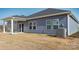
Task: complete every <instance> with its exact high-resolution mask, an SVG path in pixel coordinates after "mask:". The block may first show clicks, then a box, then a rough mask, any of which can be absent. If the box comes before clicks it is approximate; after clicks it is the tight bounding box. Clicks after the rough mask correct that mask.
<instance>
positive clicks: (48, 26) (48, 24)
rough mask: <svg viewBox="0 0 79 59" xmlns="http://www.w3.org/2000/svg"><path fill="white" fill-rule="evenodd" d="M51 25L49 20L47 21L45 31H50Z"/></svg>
mask: <svg viewBox="0 0 79 59" xmlns="http://www.w3.org/2000/svg"><path fill="white" fill-rule="evenodd" d="M51 25H52V23H51V20H48V21H47V29H51V27H52V26H51Z"/></svg>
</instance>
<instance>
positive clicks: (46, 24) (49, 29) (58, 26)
mask: <svg viewBox="0 0 79 59" xmlns="http://www.w3.org/2000/svg"><path fill="white" fill-rule="evenodd" d="M53 20H57V21H58V24H54V25H58V28H59V19H49V20H46V29H47V25H48V24H47V21H51V22H52V23H53ZM52 29H54V28H53V26H52V25H51V29H47V30H52Z"/></svg>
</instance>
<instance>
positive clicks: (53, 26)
mask: <svg viewBox="0 0 79 59" xmlns="http://www.w3.org/2000/svg"><path fill="white" fill-rule="evenodd" d="M58 26H59V19H53V20H47V29H58Z"/></svg>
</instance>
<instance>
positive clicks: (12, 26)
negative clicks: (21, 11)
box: [11, 19, 13, 34]
mask: <svg viewBox="0 0 79 59" xmlns="http://www.w3.org/2000/svg"><path fill="white" fill-rule="evenodd" d="M11 34H13V19H11Z"/></svg>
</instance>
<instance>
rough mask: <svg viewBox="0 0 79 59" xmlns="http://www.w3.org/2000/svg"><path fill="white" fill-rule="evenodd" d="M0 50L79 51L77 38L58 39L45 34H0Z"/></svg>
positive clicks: (78, 38)
mask: <svg viewBox="0 0 79 59" xmlns="http://www.w3.org/2000/svg"><path fill="white" fill-rule="evenodd" d="M77 35H78V36H79V34H77ZM0 49H7V50H9V49H11V50H16V49H17V50H54V49H55V50H59V49H60V50H61V49H66V50H68V49H73V50H74V49H79V37H74V35H73V36H71V37H68V38H59V37H53V36H48V35H46V34H33V33H19V34H14V35H11V34H8V33H5V34H3V33H0Z"/></svg>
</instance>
